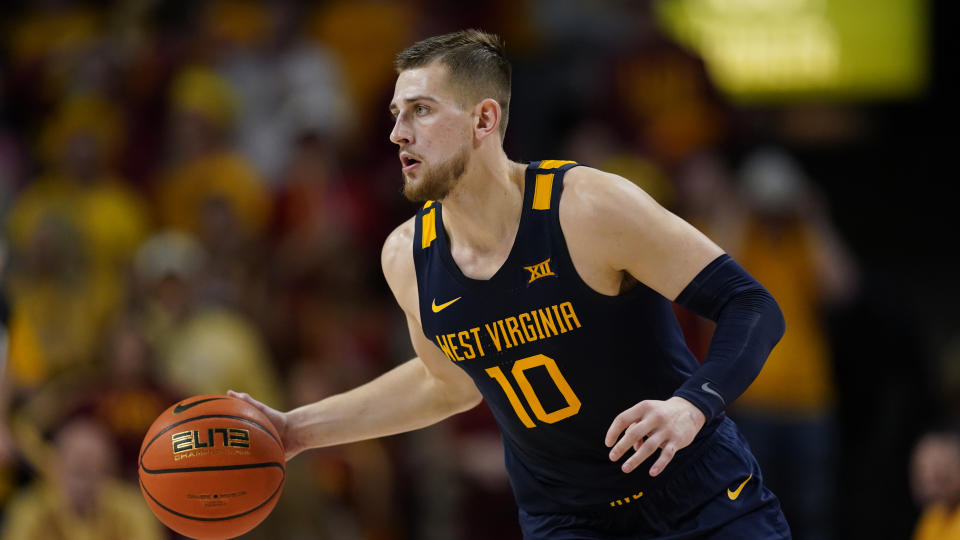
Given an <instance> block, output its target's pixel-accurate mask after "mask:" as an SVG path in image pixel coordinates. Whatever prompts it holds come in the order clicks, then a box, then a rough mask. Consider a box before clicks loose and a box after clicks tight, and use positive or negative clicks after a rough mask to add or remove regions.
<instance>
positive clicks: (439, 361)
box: [407, 313, 482, 410]
mask: <svg viewBox="0 0 960 540" xmlns="http://www.w3.org/2000/svg"><path fill="white" fill-rule="evenodd" d="M407 330H408V331H409V333H410V342H411V343H412V344H413V350H414V351H415V352H416V353H417V357H418V358H419V359H420V361H421V362H422V363H423V367H424V368H425V369H426V371H427V374H428V376H430V377H431V378H433V379H434V381H435V382H436V383H438V386H439V387H440V388H441V389H442V391H443V392H444V394H445V395H446V398H447V399H448V400H450V401H453V402H455V403H457V408H458V409H461V410H465V409H468V408H471V407H473V406H474V405H476V404H478V403H480V400H481V399H482V397H481V395H480V391H479V390H477V387H476V385H475V384H474V383H473V379H471V378H470V376H469V375H467V374H466V372H465V371H463V370H462V369H460V368H458V367H457V366H455V365H454V364H453V362H451V361H450V359H448V358H447V357H446V356H445V355H444V354H443V352H442V351H441V350H440V348H439V347H438V346H437V345H436V344H434V343H433V342H431V341H430V340H428V339H427V337H426V336H425V335H424V334H423V331H422V330H421V329H420V323H419V322H418V321H417V320H416V319H414V318H413V317H412V316H411V315H410V314H409V313H408V314H407Z"/></svg>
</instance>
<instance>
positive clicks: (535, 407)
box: [486, 354, 580, 428]
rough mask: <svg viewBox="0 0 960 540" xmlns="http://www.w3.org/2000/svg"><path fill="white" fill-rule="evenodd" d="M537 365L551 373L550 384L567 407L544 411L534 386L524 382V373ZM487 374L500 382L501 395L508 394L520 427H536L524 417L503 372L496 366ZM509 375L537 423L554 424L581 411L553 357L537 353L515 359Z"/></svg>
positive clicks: (527, 417) (528, 416)
mask: <svg viewBox="0 0 960 540" xmlns="http://www.w3.org/2000/svg"><path fill="white" fill-rule="evenodd" d="M540 366H543V367H545V368H547V373H549V374H550V378H551V379H552V380H553V384H555V385H557V389H558V390H560V394H562V395H563V398H564V399H565V400H567V406H566V407H563V408H561V409H557V410H555V411H553V412H550V413H548V412H547V411H546V410H544V408H543V404H542V403H540V398H538V397H537V394H536V392H534V390H533V386H531V385H530V381H528V380H527V376H526V375H524V373H523V372H524V371H526V370H528V369H531V368H535V367H540ZM486 371H487V375H490V377H491V378H493V379H494V380H495V381H497V382H498V383H500V387H501V388H503V393H504V394H506V395H507V399H508V400H510V405H513V410H514V411H516V413H517V416H518V417H520V421H521V422H523V425H525V426H527V427H528V428H532V427H536V424H535V423H534V422H533V419H531V418H530V415H529V414H527V410H526V409H525V408H524V407H523V404H522V403H520V398H519V397H518V396H517V392H516V391H515V390H514V389H513V385H512V384H510V381H509V380H508V379H507V376H506V375H505V374H504V373H503V370H501V369H500V367H499V366H497V367H492V368H487V370H486ZM510 374H511V375H513V378H514V380H516V381H517V386H519V387H520V391H521V392H522V393H523V397H524V398H526V400H527V404H528V405H529V406H530V410H532V411H533V414H534V416H536V417H537V419H538V420H540V421H542V422H545V423H547V424H553V423H556V422H559V421H560V420H563V419H564V418H569V417H571V416H573V415H575V414H577V413H578V412H580V399H579V398H578V397H577V395H576V394H574V393H573V389H572V388H570V385H569V384H568V383H567V380H566V379H564V378H563V374H562V373H560V368H558V367H557V363H556V362H555V361H554V360H553V358H550V357H549V356H545V355H542V354H537V355H534V356H528V357H526V358H523V359H520V360H517V361H516V362H515V363H514V364H513V369H511V370H510Z"/></svg>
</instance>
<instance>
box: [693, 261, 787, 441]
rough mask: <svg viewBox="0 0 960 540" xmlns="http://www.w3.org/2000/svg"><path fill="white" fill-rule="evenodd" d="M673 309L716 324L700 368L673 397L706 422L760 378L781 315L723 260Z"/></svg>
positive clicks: (763, 293)
mask: <svg viewBox="0 0 960 540" xmlns="http://www.w3.org/2000/svg"><path fill="white" fill-rule="evenodd" d="M677 303H679V304H681V305H683V306H684V307H686V308H688V309H690V310H691V311H693V312H694V313H696V314H698V315H701V316H703V317H707V318H709V319H711V320H713V321H715V322H716V323H717V328H716V330H715V331H714V333H713V339H712V340H711V342H710V349H709V350H708V351H707V357H706V359H705V360H704V362H703V364H702V365H701V366H700V367H699V368H698V369H697V370H696V371H695V372H694V373H693V376H692V377H690V379H689V380H687V382H685V383H684V384H683V385H682V386H681V387H680V388H679V389H678V390H677V391H676V392H675V393H674V395H675V396H679V397H682V398H684V399H686V400H687V401H689V402H690V403H692V404H694V405H695V406H696V407H697V408H699V409H700V410H701V411H702V412H703V413H704V415H705V416H706V421H707V422H709V421H710V420H711V419H712V418H714V417H715V416H717V415H718V414H720V413H721V412H722V411H723V410H724V409H725V408H726V407H727V406H728V405H729V404H730V403H732V402H733V401H734V400H735V399H736V398H738V397H739V396H740V394H742V393H743V392H744V391H745V390H746V389H747V387H748V386H750V383H751V382H753V380H754V379H755V378H756V377H757V375H759V374H760V369H761V368H762V367H763V364H764V362H765V361H766V359H767V356H768V355H769V354H770V351H771V350H772V349H773V347H774V345H776V344H777V342H778V341H779V340H780V338H781V337H782V336H783V332H784V319H783V314H782V313H781V312H780V308H779V306H777V303H776V301H775V300H774V299H773V297H772V296H770V293H769V292H767V290H766V289H764V288H763V286H762V285H760V283H758V282H757V281H756V280H755V279H753V277H751V276H750V275H749V274H748V273H747V272H746V271H745V270H744V269H743V268H741V267H740V265H738V264H737V263H736V262H734V261H733V259H730V258H729V257H728V256H726V255H723V256H721V257H718V258H717V259H716V260H715V261H713V262H711V263H710V264H709V265H707V267H706V268H705V269H704V270H703V271H702V272H700V274H698V275H697V277H696V278H694V280H693V282H691V283H690V285H688V286H687V288H686V289H684V291H683V292H682V293H681V294H680V296H679V297H677Z"/></svg>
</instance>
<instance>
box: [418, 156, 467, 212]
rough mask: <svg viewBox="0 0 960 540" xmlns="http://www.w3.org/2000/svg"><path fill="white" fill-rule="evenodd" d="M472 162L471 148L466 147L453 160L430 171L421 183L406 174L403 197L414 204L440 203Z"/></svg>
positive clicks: (425, 173) (424, 174)
mask: <svg viewBox="0 0 960 540" xmlns="http://www.w3.org/2000/svg"><path fill="white" fill-rule="evenodd" d="M469 162H470V148H469V147H468V146H467V145H464V147H463V148H461V149H460V151H459V152H457V154H456V155H454V156H453V157H452V158H450V159H448V160H446V161H444V162H443V163H440V164H439V165H436V166H435V167H432V168H430V169H428V170H427V171H426V172H424V173H423V178H421V179H420V181H419V182H411V181H410V179H409V178H407V175H406V174H404V183H403V195H404V197H406V198H407V199H408V200H410V201H413V202H424V201H439V200H441V199H443V198H444V197H446V196H447V195H448V194H449V193H450V190H452V189H453V186H455V185H456V184H457V180H459V179H460V177H461V176H463V173H464V172H465V171H466V170H467V164H468V163H469Z"/></svg>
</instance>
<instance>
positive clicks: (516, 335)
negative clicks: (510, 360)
mask: <svg viewBox="0 0 960 540" xmlns="http://www.w3.org/2000/svg"><path fill="white" fill-rule="evenodd" d="M503 322H505V323H507V332H509V333H510V339H512V340H513V344H514V346H516V345H517V344H518V342H519V344H520V345H523V344H524V343H526V342H527V340H525V339H523V333H522V332H520V323H519V322H517V318H516V317H507V318H506V319H504V320H503Z"/></svg>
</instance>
